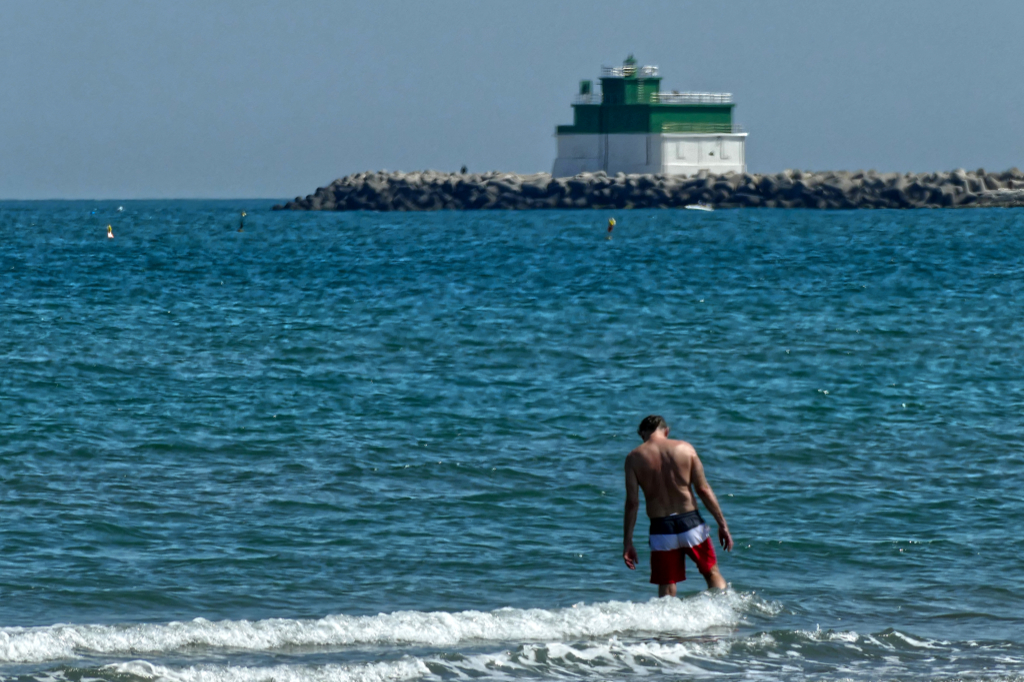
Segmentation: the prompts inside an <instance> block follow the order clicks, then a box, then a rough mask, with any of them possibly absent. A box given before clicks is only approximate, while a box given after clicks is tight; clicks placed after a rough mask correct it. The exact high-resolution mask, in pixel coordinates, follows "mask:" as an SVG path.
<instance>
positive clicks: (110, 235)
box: [107, 225, 114, 239]
mask: <svg viewBox="0 0 1024 682" xmlns="http://www.w3.org/2000/svg"><path fill="white" fill-rule="evenodd" d="M113 238H114V228H113V227H111V226H110V225H107V239H113Z"/></svg>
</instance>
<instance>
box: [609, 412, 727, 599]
mask: <svg viewBox="0 0 1024 682" xmlns="http://www.w3.org/2000/svg"><path fill="white" fill-rule="evenodd" d="M637 433H638V434H640V437H641V438H643V439H644V442H643V444H642V445H641V446H640V447H638V448H637V449H636V450H633V452H631V453H629V455H627V456H626V518H625V522H624V524H623V531H624V536H623V540H622V545H623V552H622V558H623V559H625V561H626V566H628V567H629V569H630V570H634V569H635V568H636V564H637V556H636V548H635V547H633V526H634V525H636V513H637V510H638V509H639V508H640V491H639V490H638V489H637V488H638V487H639V488H641V489H643V491H644V499H645V500H646V501H647V516H649V517H650V519H651V582H652V583H654V584H655V585H657V586H658V596H659V597H664V596H670V597H674V596H676V583H677V582H679V581H680V580H686V566H685V565H684V564H683V556H684V555H685V556H688V557H690V558H691V559H693V562H694V563H695V564H697V570H698V571H700V574H701V575H702V576H704V579H705V580H707V582H708V587H709V588H710V587H716V588H719V589H724V588H725V586H726V585H725V578H723V577H722V574H721V573H719V571H718V566H717V563H718V562H717V559H715V546H714V545H713V544H712V542H711V530H710V529H709V528H708V525H707V524H706V523H704V519H702V518H701V516H700V512H698V511H697V501H696V500H695V499H694V497H693V492H694V491H696V492H697V495H698V496H699V497H700V499H701V500H703V501H704V506H705V507H707V509H708V511H709V512H711V515H712V516H714V517H715V521H716V522H718V539H719V541H721V543H722V547H724V548H725V549H726V550H728V551H730V552H731V551H732V536H731V535H729V526H728V525H727V524H726V523H725V517H724V516H723V515H722V509H721V508H720V507H719V506H718V500H717V499H716V498H715V493H714V492H713V491H712V490H711V486H710V485H709V484H708V481H707V479H706V478H704V466H703V465H702V464H701V463H700V458H699V457H697V451H696V450H694V449H693V446H692V445H690V444H689V443H687V442H686V441H682V440H669V437H668V424H666V423H665V420H664V419H662V418H661V417H659V416H658V415H655V414H652V415H651V416H649V417H646V418H644V420H643V421H642V422H640V428H638V429H637ZM691 487H692V490H691Z"/></svg>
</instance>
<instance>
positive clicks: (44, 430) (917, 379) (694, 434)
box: [0, 201, 1024, 682]
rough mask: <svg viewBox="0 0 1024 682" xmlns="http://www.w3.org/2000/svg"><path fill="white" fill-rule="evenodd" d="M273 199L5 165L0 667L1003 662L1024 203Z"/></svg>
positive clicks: (520, 669) (1019, 568)
mask: <svg viewBox="0 0 1024 682" xmlns="http://www.w3.org/2000/svg"><path fill="white" fill-rule="evenodd" d="M272 203H274V202H269V201H268V202H252V201H249V202H123V206H124V210H123V211H120V212H119V211H117V206H118V204H117V203H110V202H99V203H93V202H35V203H15V202H6V203H0V550H2V551H0V679H3V680H21V681H26V682H27V681H29V680H40V681H43V680H46V681H60V680H73V681H76V682H77V681H80V680H81V681H83V682H84V681H91V680H117V681H121V682H125V681H146V680H177V681H181V682H193V681H195V682H222V681H223V682H248V681H253V682H256V681H263V680H278V681H288V680H313V681H315V682H319V681H322V682H375V681H378V680H428V681H432V680H456V679H458V680H552V679H556V680H581V681H591V680H593V681H597V680H633V679H641V678H643V679H666V680H689V679H709V678H717V679H735V680H741V679H743V680H745V679H766V680H883V679H884V680H954V679H955V680H1020V679H1024V558H1022V556H1024V540H1022V534H1021V531H1020V526H1021V523H1022V522H1024V501H1022V498H1024V495H1022V492H1021V491H1022V490H1024V448H1022V444H1024V421H1022V414H1024V361H1022V355H1024V351H1022V348H1024V321H1022V320H1024V315H1022V312H1024V311H1022V303H1021V295H1022V294H1024V240H1022V238H1021V237H1022V236H1024V212H1022V211H1018V210H998V209H992V210H964V211H907V212H895V211H860V212H815V211H786V210H764V211H757V210H752V211H718V212H715V213H702V212H696V211H667V210H666V211H621V212H618V213H614V214H610V213H606V212H597V211H577V212H561V211H550V212H464V213H460V212H438V213H429V214H368V213H351V214H344V213H342V214H335V213H322V214H318V213H312V214H311V213H284V212H271V211H270V210H269V206H270V205H271V204H272ZM242 208H245V209H246V210H247V211H249V216H248V217H247V218H246V223H245V230H244V231H243V232H238V231H237V224H238V211H239V210H240V209H242ZM610 216H614V217H615V218H616V219H617V221H618V225H617V226H616V228H615V233H614V237H613V239H611V240H607V239H606V238H605V235H606V232H605V224H606V220H607V218H608V217H610ZM108 223H110V224H112V225H113V230H114V235H115V238H114V239H106V236H105V227H106V225H107V224H108ZM649 413H658V414H662V415H664V416H665V417H666V418H667V419H668V421H669V422H670V423H671V425H672V427H673V435H674V436H677V437H680V438H685V439H686V440H689V441H690V442H692V443H693V444H694V446H695V447H696V448H697V450H698V451H699V452H700V453H701V456H702V459H703V461H704V464H705V467H706V470H707V473H708V477H709V480H710V482H711V484H712V485H713V487H714V489H715V491H716V493H717V495H718V497H719V499H720V501H721V503H722V507H723V510H724V512H725V515H726V517H727V519H728V520H729V524H730V527H731V530H732V532H733V535H734V538H735V540H736V549H735V550H734V551H733V552H732V553H730V554H726V553H724V552H720V553H719V555H720V565H721V570H722V573H723V575H724V576H725V577H726V579H727V580H728V581H729V583H730V588H729V590H727V591H725V592H721V593H716V594H708V593H706V592H702V591H701V588H702V587H703V581H702V580H701V579H700V576H699V575H697V574H696V572H695V571H694V570H693V569H692V566H691V570H690V578H691V579H690V580H688V581H687V582H685V583H683V584H681V585H680V598H678V599H664V600H658V599H655V598H654V597H655V595H656V588H655V587H654V586H652V585H650V584H649V583H648V582H647V580H648V573H647V556H648V555H647V552H646V548H645V547H644V545H645V543H644V539H645V534H646V527H645V524H644V521H643V516H642V515H641V520H640V522H639V523H638V531H637V538H638V548H639V549H640V551H641V567H640V569H639V570H637V571H636V572H630V571H629V570H627V569H626V568H625V567H624V566H623V563H622V559H621V537H622V535H621V534H622V503H623V482H622V478H623V476H622V462H623V458H624V456H625V454H626V453H627V452H628V451H629V450H630V449H631V448H632V447H634V446H635V445H636V444H637V442H638V440H637V437H636V435H635V429H636V426H637V424H638V423H639V421H640V420H641V419H642V418H643V417H644V416H645V415H647V414H649ZM708 518H709V520H710V517H708Z"/></svg>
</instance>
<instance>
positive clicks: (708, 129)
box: [661, 121, 746, 135]
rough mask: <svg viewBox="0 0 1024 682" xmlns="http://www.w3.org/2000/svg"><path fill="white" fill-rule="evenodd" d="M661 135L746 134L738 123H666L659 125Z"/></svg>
mask: <svg viewBox="0 0 1024 682" xmlns="http://www.w3.org/2000/svg"><path fill="white" fill-rule="evenodd" d="M661 132H663V133H701V134H705V135H708V134H712V135H713V134H726V135H728V134H731V133H743V132H746V131H745V130H744V129H743V126H741V125H740V124H739V123H710V122H696V121H694V122H689V121H688V122H685V123H684V122H675V121H673V122H668V123H662V124H661Z"/></svg>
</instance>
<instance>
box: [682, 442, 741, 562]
mask: <svg viewBox="0 0 1024 682" xmlns="http://www.w3.org/2000/svg"><path fill="white" fill-rule="evenodd" d="M690 483H691V484H692V485H693V490H694V492H696V493H697V495H698V496H699V497H700V499H701V500H702V501H703V502H704V506H705V507H707V509H708V511H709V512H711V515H712V516H714V517H715V523H717V524H718V539H719V541H720V542H721V543H722V547H724V548H725V549H726V550H727V551H730V552H731V551H732V535H730V534H729V525H728V524H727V523H726V522H725V515H723V514H722V508H721V507H719V506H718V498H717V497H715V491H713V490H712V489H711V484H710V483H708V479H707V478H705V477H704V465H703V464H701V462H700V457H698V456H697V453H696V451H695V452H694V453H693V459H692V461H691V464H690Z"/></svg>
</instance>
